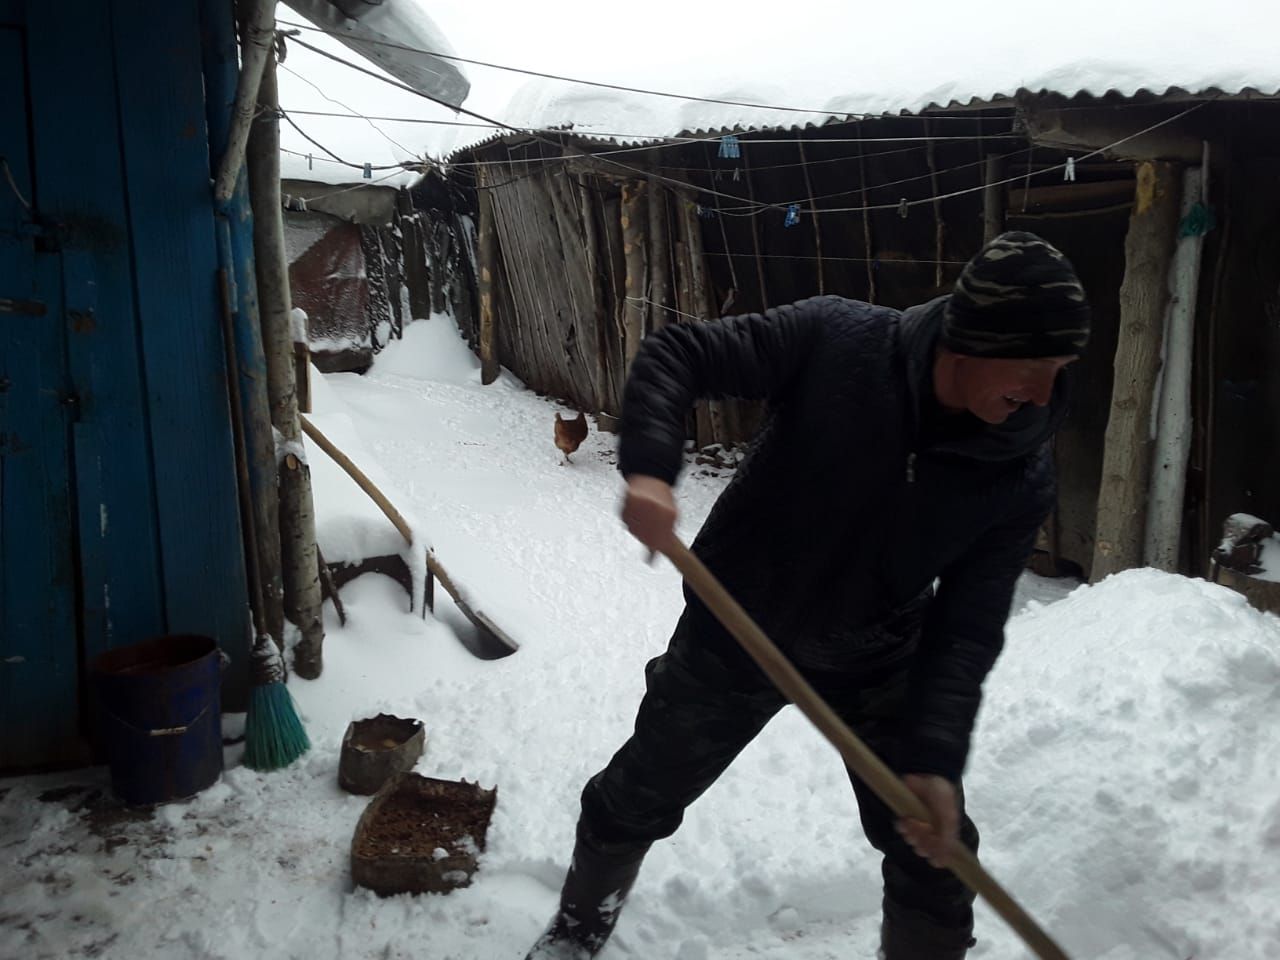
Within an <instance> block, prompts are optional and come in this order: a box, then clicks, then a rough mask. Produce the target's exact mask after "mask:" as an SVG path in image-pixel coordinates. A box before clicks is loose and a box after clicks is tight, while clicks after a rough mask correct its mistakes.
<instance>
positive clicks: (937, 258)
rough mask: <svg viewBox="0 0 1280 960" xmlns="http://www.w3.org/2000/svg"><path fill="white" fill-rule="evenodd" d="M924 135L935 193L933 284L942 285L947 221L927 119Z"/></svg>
mask: <svg viewBox="0 0 1280 960" xmlns="http://www.w3.org/2000/svg"><path fill="white" fill-rule="evenodd" d="M924 135H925V136H926V137H928V138H929V139H928V140H927V141H926V143H925V151H924V152H925V162H926V163H928V165H929V191H930V192H931V193H932V194H933V204H932V206H933V285H934V286H935V287H938V288H941V287H942V259H943V257H942V250H943V246H944V242H943V241H944V240H945V238H946V229H947V226H946V223H945V222H944V221H943V219H942V201H941V200H939V199H938V196H939V194H940V193H941V191H940V190H939V189H938V154H937V144H936V143H935V142H934V139H933V133H932V125H931V124H930V123H929V121H928V120H927V119H926V120H925V122H924Z"/></svg>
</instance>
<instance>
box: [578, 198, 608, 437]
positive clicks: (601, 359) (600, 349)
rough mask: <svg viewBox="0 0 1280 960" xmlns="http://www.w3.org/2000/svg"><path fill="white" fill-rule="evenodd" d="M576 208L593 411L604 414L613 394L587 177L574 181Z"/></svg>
mask: <svg viewBox="0 0 1280 960" xmlns="http://www.w3.org/2000/svg"><path fill="white" fill-rule="evenodd" d="M577 188H578V207H579V209H580V210H581V217H582V237H583V242H584V243H585V244H586V247H587V269H588V270H589V271H590V273H591V294H592V314H593V316H592V321H593V331H592V332H593V336H594V339H593V344H594V346H595V376H596V410H598V411H600V412H602V413H603V412H604V411H605V410H608V409H609V408H610V407H612V406H613V402H612V400H613V390H612V386H611V380H610V376H609V318H608V311H607V310H606V309H605V296H604V282H605V281H604V271H603V270H602V268H601V260H602V259H603V254H602V251H601V246H600V229H599V226H598V224H597V223H596V206H595V193H594V191H592V189H591V187H590V186H589V184H588V183H587V175H586V174H579V175H578V178H577Z"/></svg>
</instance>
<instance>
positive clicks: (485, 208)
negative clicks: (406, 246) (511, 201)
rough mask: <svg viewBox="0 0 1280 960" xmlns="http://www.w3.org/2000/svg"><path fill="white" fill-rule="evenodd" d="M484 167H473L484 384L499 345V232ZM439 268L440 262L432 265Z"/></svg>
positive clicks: (494, 367) (494, 374)
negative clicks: (477, 225) (497, 300)
mask: <svg viewBox="0 0 1280 960" xmlns="http://www.w3.org/2000/svg"><path fill="white" fill-rule="evenodd" d="M488 179H489V178H488V176H487V175H486V172H485V168H484V167H477V168H476V187H477V190H476V204H477V206H479V208H480V226H479V231H478V233H477V236H476V259H477V261H479V262H478V263H477V264H476V266H477V270H476V272H477V273H478V274H479V275H480V276H479V280H480V338H479V339H480V382H481V383H482V384H484V385H485V386H488V385H489V384H491V383H493V382H494V381H495V380H497V379H498V345H497V342H496V340H497V338H496V335H495V329H496V326H497V317H496V313H495V310H496V307H497V304H496V303H495V302H494V288H495V286H496V282H495V281H496V277H497V272H498V233H497V231H496V230H495V229H494V223H493V203H494V199H493V197H492V196H490V194H491V193H492V192H493V191H492V190H491V189H489V188H488ZM433 269H436V270H438V269H439V265H438V264H433Z"/></svg>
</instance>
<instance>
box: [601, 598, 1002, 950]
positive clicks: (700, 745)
mask: <svg viewBox="0 0 1280 960" xmlns="http://www.w3.org/2000/svg"><path fill="white" fill-rule="evenodd" d="M695 623H696V618H695V617H694V616H693V615H691V614H690V612H689V611H686V612H685V615H684V616H683V617H682V618H681V620H680V623H679V624H678V625H677V627H676V631H675V634H674V636H673V637H672V638H671V643H670V646H669V647H668V649H667V652H666V653H665V654H663V655H662V656H659V657H656V658H654V659H653V660H651V661H650V662H649V664H648V666H647V667H646V669H645V676H646V688H647V692H646V693H645V696H644V699H643V701H642V702H641V704H640V710H639V713H638V714H637V716H636V725H635V732H634V734H632V736H631V738H630V739H629V740H628V741H627V742H626V743H625V744H624V745H623V746H622V748H621V749H620V750H618V752H617V753H616V754H615V755H614V757H613V759H612V760H611V761H610V762H609V765H608V766H607V767H606V768H605V769H604V770H602V771H601V772H600V773H598V774H596V775H595V776H594V777H592V778H591V779H590V780H589V781H588V782H587V786H586V788H585V789H584V790H583V793H582V821H581V824H580V827H581V828H583V829H585V831H586V833H587V834H588V835H590V836H591V837H593V838H595V840H596V842H597V843H599V844H601V845H602V846H604V847H607V848H609V849H613V850H616V851H617V852H618V853H624V852H626V851H627V850H629V849H633V850H640V849H643V848H644V847H646V846H647V845H648V844H650V843H652V842H653V841H654V840H658V839H661V838H663V837H669V836H670V835H671V834H673V833H675V831H676V829H677V828H678V827H679V826H680V822H681V821H682V820H683V819H684V811H685V808H686V807H688V805H689V804H691V803H692V802H693V801H694V800H696V799H697V798H698V797H699V796H701V795H702V793H703V792H704V791H705V790H706V789H707V788H708V787H710V786H711V784H713V783H714V782H715V781H716V778H717V777H719V776H720V774H721V773H723V772H724V770H725V769H726V768H727V767H728V766H729V764H730V763H731V762H732V761H733V759H734V757H736V756H737V755H738V754H739V753H740V752H741V751H742V749H743V747H745V746H746V745H747V744H748V743H750V742H751V740H752V739H753V738H754V737H755V736H756V734H758V733H759V732H760V731H761V730H762V729H764V726H765V724H766V723H768V722H769V720H770V719H771V718H772V717H773V715H774V714H776V713H777V712H778V711H779V710H780V709H781V708H782V707H783V706H784V705H785V703H786V701H785V699H784V698H783V697H782V695H781V694H780V693H779V692H778V691H777V689H776V688H775V687H774V686H773V685H772V684H771V683H770V682H769V680H768V678H767V677H765V675H764V674H763V673H762V672H761V671H760V670H759V668H758V667H756V665H755V664H754V662H752V661H751V660H750V658H749V657H748V656H747V654H746V653H745V652H742V651H740V650H736V649H735V648H732V647H728V646H726V645H725V644H723V643H719V642H715V641H714V640H713V639H712V638H711V637H708V636H700V635H699V629H698V628H697V626H695ZM913 641H914V638H913V637H905V638H903V643H902V647H901V650H902V654H901V655H900V656H899V657H898V658H897V662H896V663H895V662H893V658H892V657H890V659H889V662H887V663H886V662H885V661H884V660H883V659H882V660H881V662H880V664H879V666H878V667H877V668H876V669H874V670H872V671H869V672H868V674H867V675H864V676H861V677H859V676H853V675H851V674H809V675H808V676H806V679H808V680H809V682H810V683H811V684H813V686H814V687H815V688H816V689H817V691H818V692H819V693H820V694H821V695H822V696H823V698H824V699H826V700H827V702H828V703H829V704H830V705H831V707H832V709H834V710H835V712H836V713H837V714H839V715H840V717H841V719H843V720H844V721H845V722H846V723H847V724H849V726H850V727H851V728H852V729H853V731H854V732H855V733H857V734H858V736H860V737H861V738H862V739H863V741H864V742H865V743H866V744H867V746H869V747H870V748H871V749H872V750H874V751H875V752H876V753H877V754H878V755H879V756H880V758H881V759H882V760H884V761H885V762H886V763H887V764H888V765H889V766H890V767H891V768H892V767H895V759H896V757H895V753H896V750H897V745H898V742H899V730H900V727H901V724H902V722H903V719H904V718H903V711H904V709H905V706H906V704H905V700H906V690H907V672H908V665H909V662H910V656H909V654H910V651H911V649H912V648H913V646H914V643H913ZM850 779H851V781H852V783H853V790H854V793H855V794H856V796H857V800H858V809H859V812H860V814H861V818H862V828H863V831H864V832H865V833H866V836H867V839H868V840H869V841H870V842H871V845H872V846H873V847H875V848H876V849H877V850H879V851H880V852H881V853H882V854H883V855H884V860H883V868H882V869H883V873H884V892H885V897H886V898H887V899H890V900H892V901H894V902H895V903H897V904H900V905H901V906H903V907H906V908H908V909H910V910H916V911H920V912H921V913H924V914H926V915H927V916H928V918H929V919H930V920H931V921H932V922H933V923H935V924H937V925H938V926H940V927H945V928H949V929H971V928H972V925H973V909H972V907H973V894H972V893H970V892H969V891H968V890H967V889H966V888H965V887H964V885H963V884H962V883H961V882H960V881H959V880H957V879H956V878H955V877H954V876H953V875H952V874H951V873H950V871H947V870H939V869H935V868H934V867H931V866H929V864H928V862H927V861H925V860H924V859H922V858H921V857H919V856H918V855H917V854H916V853H915V852H914V851H913V850H912V849H911V847H910V846H908V845H907V843H906V841H904V840H903V839H902V838H901V837H900V836H899V835H898V833H897V831H896V830H895V829H894V820H895V817H894V815H893V812H892V811H891V810H890V809H889V808H888V807H887V806H885V804H884V803H883V802H881V800H880V799H879V798H878V797H877V796H876V795H875V794H874V793H873V792H872V791H871V789H870V788H869V787H867V786H866V785H865V784H864V783H863V782H862V781H861V779H859V778H858V777H857V776H856V775H854V774H853V773H852V771H851V772H850ZM961 802H962V803H963V800H962V801H961ZM962 812H963V811H962ZM960 836H961V839H962V841H963V842H964V843H965V844H966V845H967V846H968V847H969V848H970V849H972V850H975V851H976V850H977V848H978V831H977V829H976V828H975V827H974V825H973V822H972V821H971V820H970V819H969V818H968V817H967V816H962V819H961V829H960Z"/></svg>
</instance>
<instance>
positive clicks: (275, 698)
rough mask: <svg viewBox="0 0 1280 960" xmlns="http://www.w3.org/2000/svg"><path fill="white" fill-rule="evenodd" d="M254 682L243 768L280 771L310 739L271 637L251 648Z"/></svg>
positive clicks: (247, 719)
mask: <svg viewBox="0 0 1280 960" xmlns="http://www.w3.org/2000/svg"><path fill="white" fill-rule="evenodd" d="M253 680H254V686H253V691H252V693H250V694H249V713H248V715H247V716H246V717H245V730H244V765H245V766H246V767H249V768H250V769H253V770H279V769H280V768H281V767H287V766H288V765H289V764H291V763H293V761H295V760H297V759H298V758H299V757H300V756H302V755H303V754H304V753H306V752H307V751H308V750H310V749H311V739H310V738H309V737H308V736H307V731H306V730H305V729H304V728H303V726H302V721H301V720H300V719H299V718H298V709H297V706H296V705H295V704H294V702H293V696H292V695H291V694H290V693H289V689H288V687H286V686H285V685H284V658H283V657H281V656H280V651H279V650H278V649H276V645H275V642H274V641H273V640H272V639H271V638H270V637H267V636H262V637H259V638H258V641H257V643H255V644H254V648H253Z"/></svg>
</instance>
